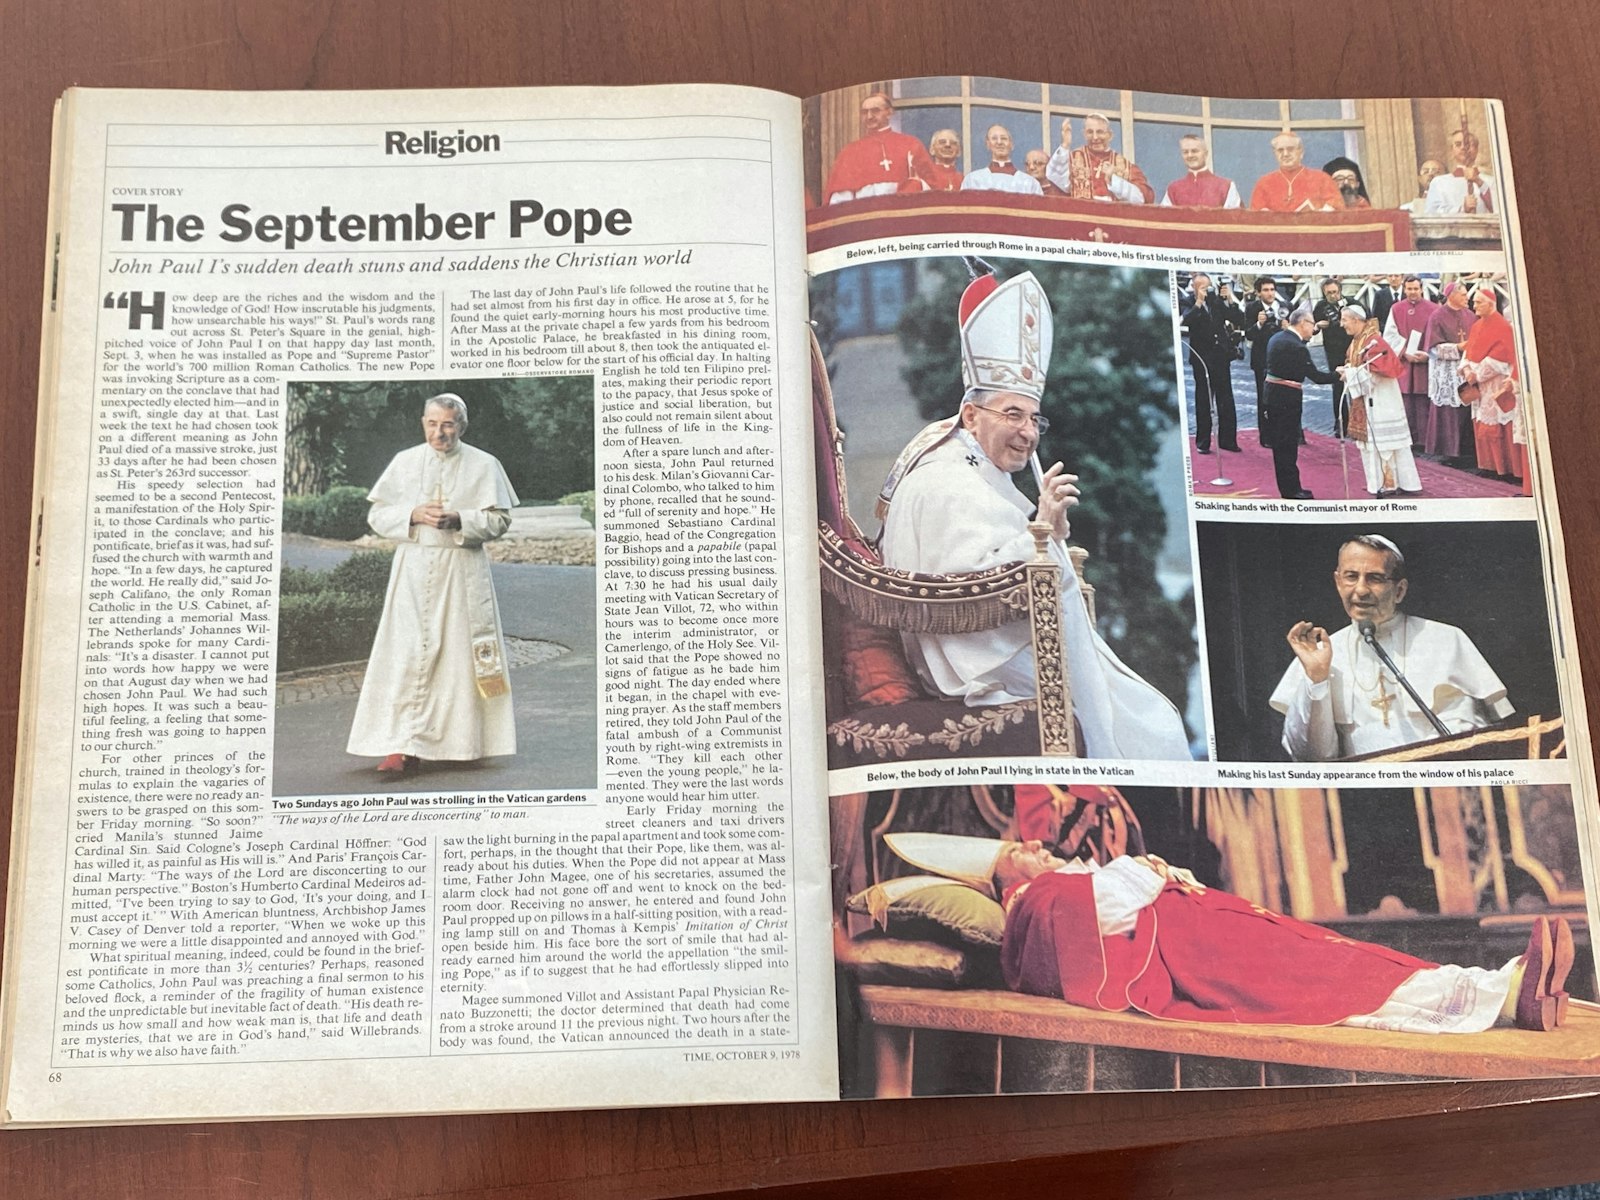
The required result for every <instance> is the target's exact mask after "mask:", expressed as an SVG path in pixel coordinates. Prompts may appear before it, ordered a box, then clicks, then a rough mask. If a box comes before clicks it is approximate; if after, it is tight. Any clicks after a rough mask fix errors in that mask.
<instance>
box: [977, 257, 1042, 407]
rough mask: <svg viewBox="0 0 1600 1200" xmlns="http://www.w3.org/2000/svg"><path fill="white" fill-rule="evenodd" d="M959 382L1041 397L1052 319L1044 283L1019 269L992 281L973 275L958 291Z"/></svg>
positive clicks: (991, 389)
mask: <svg viewBox="0 0 1600 1200" xmlns="http://www.w3.org/2000/svg"><path fill="white" fill-rule="evenodd" d="M959 318H960V323H961V382H962V383H963V384H964V385H965V386H966V387H967V388H969V389H970V388H986V389H988V390H989V391H992V392H1017V393H1020V394H1021V395H1024V396H1032V397H1033V398H1034V399H1035V400H1043V399H1044V379H1045V375H1046V373H1047V372H1048V371H1049V369H1050V347H1051V346H1052V345H1053V344H1054V342H1053V337H1054V333H1055V319H1054V316H1053V315H1052V313H1051V312H1050V301H1049V300H1048V299H1047V298H1046V297H1045V294H1044V288H1043V287H1041V286H1040V284H1039V281H1038V280H1037V279H1035V278H1034V277H1033V272H1031V271H1024V272H1023V273H1022V274H1021V275H1016V276H1013V277H1012V278H1010V279H1008V280H1006V281H1005V282H1004V283H1002V284H999V285H996V284H995V282H994V276H993V275H987V276H984V277H983V278H981V279H975V280H973V281H972V283H971V284H969V285H968V287H967V290H966V291H965V292H964V293H962V296H961V307H960V310H959Z"/></svg>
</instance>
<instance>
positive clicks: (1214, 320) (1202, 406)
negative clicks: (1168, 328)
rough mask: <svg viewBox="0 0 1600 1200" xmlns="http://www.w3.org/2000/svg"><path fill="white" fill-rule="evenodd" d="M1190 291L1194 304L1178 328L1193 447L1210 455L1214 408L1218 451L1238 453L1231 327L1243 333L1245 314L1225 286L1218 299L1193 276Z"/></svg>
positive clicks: (1202, 277)
mask: <svg viewBox="0 0 1600 1200" xmlns="http://www.w3.org/2000/svg"><path fill="white" fill-rule="evenodd" d="M1190 286H1191V287H1192V288H1193V289H1194V301H1193V303H1192V304H1190V305H1189V306H1188V307H1187V308H1184V309H1183V313H1182V316H1181V317H1179V322H1180V323H1181V324H1182V325H1183V328H1184V331H1185V332H1186V333H1187V334H1188V335H1189V350H1190V355H1189V362H1190V366H1192V367H1193V368H1194V444H1195V448H1196V449H1197V450H1202V451H1204V450H1209V449H1211V406H1212V403H1213V401H1215V403H1216V407H1217V445H1218V447H1219V448H1221V449H1223V450H1234V451H1237V450H1238V449H1239V432H1238V416H1237V414H1236V412H1235V410H1234V401H1233V377H1232V374H1231V370H1232V367H1233V339H1232V337H1230V336H1229V334H1228V327H1229V326H1230V325H1231V326H1233V327H1234V328H1236V329H1243V328H1244V311H1243V310H1242V309H1240V307H1239V306H1238V305H1237V304H1235V303H1234V302H1233V296H1232V289H1231V288H1229V287H1228V286H1227V285H1226V284H1224V285H1223V289H1222V294H1221V295H1217V294H1216V293H1214V292H1213V291H1212V290H1211V277H1210V276H1209V275H1206V274H1205V273H1203V272H1201V273H1197V274H1196V275H1195V276H1194V278H1193V280H1191V281H1190Z"/></svg>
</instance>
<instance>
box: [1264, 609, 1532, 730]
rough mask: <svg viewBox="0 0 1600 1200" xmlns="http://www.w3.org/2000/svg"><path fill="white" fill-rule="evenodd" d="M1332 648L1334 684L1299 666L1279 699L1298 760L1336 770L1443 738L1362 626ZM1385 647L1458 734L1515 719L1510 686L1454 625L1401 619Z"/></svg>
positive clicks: (1389, 630)
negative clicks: (1354, 760) (1339, 763)
mask: <svg viewBox="0 0 1600 1200" xmlns="http://www.w3.org/2000/svg"><path fill="white" fill-rule="evenodd" d="M1330 640H1331V641H1332V642H1333V665H1332V667H1331V669H1330V671H1329V674H1328V678H1327V679H1325V680H1323V681H1322V682H1321V683H1312V682H1311V680H1310V678H1309V677H1307V675H1306V672H1305V668H1304V667H1302V666H1301V665H1300V660H1299V659H1296V660H1295V661H1294V662H1291V663H1290V664H1289V669H1288V670H1287V671H1285V672H1284V673H1283V679H1282V680H1280V681H1279V683H1278V687H1277V690H1276V691H1274V692H1273V693H1272V701H1271V703H1272V707H1273V708H1275V709H1277V710H1278V711H1279V712H1281V713H1282V714H1283V748H1284V749H1285V750H1287V751H1288V752H1289V756H1290V757H1291V758H1293V759H1295V760H1297V761H1299V762H1329V761H1331V760H1333V759H1336V758H1348V757H1349V756H1350V755H1352V754H1369V753H1373V752H1375V751H1380V750H1392V749H1394V748H1395V747H1397V746H1409V745H1411V744H1412V743H1413V742H1425V741H1430V740H1431V739H1433V738H1436V737H1438V736H1439V732H1438V730H1436V729H1434V727H1433V724H1432V723H1431V722H1430V721H1429V720H1428V718H1427V717H1426V716H1424V715H1423V712H1422V710H1421V709H1420V708H1418V707H1417V706H1416V702H1415V701H1413V700H1412V699H1411V697H1410V696H1408V695H1407V694H1406V691H1405V689H1404V688H1403V687H1401V686H1400V684H1399V683H1398V682H1397V681H1396V679H1395V677H1394V673H1393V672H1392V671H1390V670H1389V669H1388V668H1387V667H1385V666H1383V664H1382V663H1381V662H1380V661H1379V659H1378V656H1377V655H1376V654H1375V653H1374V652H1373V650H1372V647H1370V646H1368V645H1367V644H1366V643H1365V642H1364V641H1362V640H1361V634H1360V633H1359V631H1357V629H1356V627H1355V626H1354V625H1346V626H1345V627H1344V628H1343V629H1341V630H1339V631H1338V632H1336V633H1334V634H1333V635H1332V636H1331V639H1330ZM1378 641H1379V642H1380V643H1381V644H1382V646H1383V648H1384V649H1385V650H1387V651H1388V652H1389V657H1390V658H1392V659H1394V661H1395V664H1396V665H1397V666H1398V667H1399V668H1400V669H1401V670H1402V671H1404V672H1405V675H1406V678H1407V679H1409V680H1410V681H1411V685H1412V686H1413V687H1415V688H1416V689H1417V692H1418V694H1419V695H1421V696H1422V698H1423V699H1424V700H1426V701H1427V702H1428V705H1429V707H1431V708H1432V709H1433V711H1434V712H1435V713H1436V714H1437V715H1438V717H1439V719H1440V720H1441V721H1443V722H1444V725H1445V728H1446V729H1448V730H1450V732H1451V733H1465V732H1467V730H1469V729H1478V728H1481V727H1482V726H1485V725H1491V724H1493V723H1494V722H1496V721H1498V720H1501V719H1502V718H1504V717H1509V716H1510V715H1511V713H1512V712H1513V711H1514V710H1513V709H1512V706H1511V702H1510V701H1509V700H1507V699H1506V687H1505V684H1503V683H1501V682H1500V677H1499V676H1498V675H1496V674H1495V673H1494V669H1493V668H1492V667H1490V666H1489V664H1488V663H1487V662H1486V661H1485V660H1484V657H1483V655H1482V654H1480V653H1479V652H1478V648H1477V647H1476V646H1474V645H1473V644H1472V639H1471V638H1469V637H1468V636H1467V635H1466V634H1464V633H1462V632H1461V630H1459V629H1457V628H1456V627H1455V626H1454V625H1446V624H1444V623H1443V622H1440V621H1429V620H1425V619H1424V618H1422V617H1412V616H1407V615H1406V614H1405V613H1397V614H1396V615H1395V616H1394V617H1393V618H1392V619H1391V620H1389V621H1386V622H1385V623H1384V624H1383V625H1381V626H1379V627H1378ZM1380 671H1381V678H1380ZM1380 697H1387V699H1386V700H1385V699H1381V698H1380ZM1385 713H1387V714H1388V715H1387V720H1385Z"/></svg>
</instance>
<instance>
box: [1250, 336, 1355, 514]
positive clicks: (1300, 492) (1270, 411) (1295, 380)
mask: <svg viewBox="0 0 1600 1200" xmlns="http://www.w3.org/2000/svg"><path fill="white" fill-rule="evenodd" d="M1316 331H1317V323H1316V322H1315V321H1314V320H1312V319H1311V307H1310V306H1309V305H1301V306H1300V307H1299V308H1297V309H1295V310H1294V312H1292V313H1290V314H1289V319H1288V320H1287V321H1285V322H1284V328H1283V330H1282V331H1281V332H1279V333H1276V334H1274V335H1273V336H1272V339H1271V340H1270V341H1269V342H1268V343H1267V369H1266V400H1265V402H1264V403H1263V404H1262V406H1261V413H1260V420H1261V444H1262V445H1263V446H1265V447H1267V448H1268V449H1269V450H1271V451H1272V469H1273V471H1274V472H1275V473H1276V474H1277V477H1278V495H1280V496H1282V497H1283V498H1284V499H1285V500H1313V499H1315V498H1316V497H1314V496H1313V495H1312V494H1311V493H1310V492H1308V491H1306V489H1305V488H1303V487H1301V486H1300V410H1301V396H1300V392H1301V389H1302V387H1303V386H1304V385H1305V381H1306V380H1307V379H1310V380H1313V381H1314V382H1316V383H1332V382H1333V381H1334V379H1335V378H1336V376H1335V375H1334V373H1333V372H1332V371H1319V370H1318V369H1317V366H1316V364H1315V363H1313V362H1312V361H1311V351H1310V350H1309V349H1308V348H1307V347H1306V343H1307V342H1309V341H1310V340H1311V335H1312V334H1314V333H1315V332H1316Z"/></svg>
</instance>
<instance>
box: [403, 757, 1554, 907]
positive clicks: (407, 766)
mask: <svg viewBox="0 0 1600 1200" xmlns="http://www.w3.org/2000/svg"><path fill="white" fill-rule="evenodd" d="M415 761H416V760H415V759H414V758H412V757H411V755H409V754H391V755H389V757H388V758H386V759H384V760H383V761H382V762H381V763H379V764H378V774H379V775H382V776H384V778H386V779H399V778H400V776H402V775H404V774H405V773H406V771H407V770H409V769H410V767H411V764H412V763H413V762H415ZM1542 919H1543V918H1541V920H1542Z"/></svg>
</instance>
